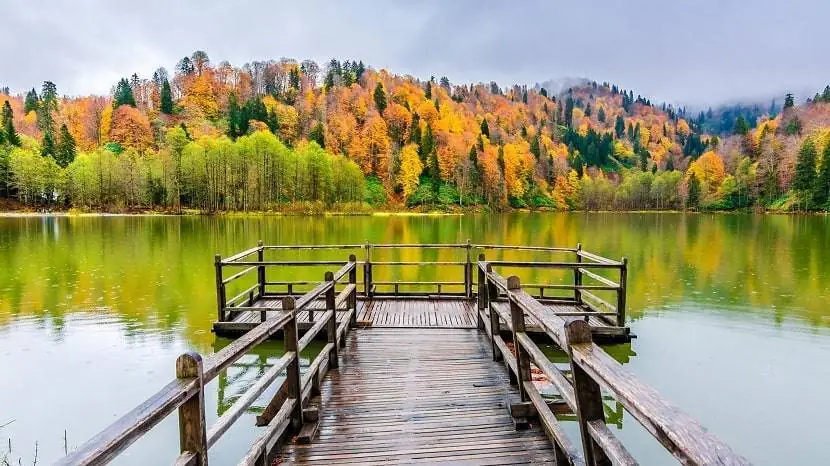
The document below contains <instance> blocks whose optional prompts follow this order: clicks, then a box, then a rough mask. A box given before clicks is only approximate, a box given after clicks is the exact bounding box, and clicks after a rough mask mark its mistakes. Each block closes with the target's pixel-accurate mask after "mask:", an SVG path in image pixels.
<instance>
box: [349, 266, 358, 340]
mask: <svg viewBox="0 0 830 466" xmlns="http://www.w3.org/2000/svg"><path fill="white" fill-rule="evenodd" d="M349 262H351V263H352V264H353V265H352V269H351V270H349V284H351V285H354V286H355V288H354V291H352V294H350V295H349V309H351V310H353V311H354V312H352V318H351V319H350V320H349V327H351V328H357V256H355V255H354V254H349Z"/></svg>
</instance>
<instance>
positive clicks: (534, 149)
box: [530, 132, 542, 160]
mask: <svg viewBox="0 0 830 466" xmlns="http://www.w3.org/2000/svg"><path fill="white" fill-rule="evenodd" d="M530 153H531V154H533V156H534V157H536V160H539V157H541V156H542V149H541V144H540V141H539V133H538V132H537V133H536V135H535V136H533V139H531V140H530Z"/></svg>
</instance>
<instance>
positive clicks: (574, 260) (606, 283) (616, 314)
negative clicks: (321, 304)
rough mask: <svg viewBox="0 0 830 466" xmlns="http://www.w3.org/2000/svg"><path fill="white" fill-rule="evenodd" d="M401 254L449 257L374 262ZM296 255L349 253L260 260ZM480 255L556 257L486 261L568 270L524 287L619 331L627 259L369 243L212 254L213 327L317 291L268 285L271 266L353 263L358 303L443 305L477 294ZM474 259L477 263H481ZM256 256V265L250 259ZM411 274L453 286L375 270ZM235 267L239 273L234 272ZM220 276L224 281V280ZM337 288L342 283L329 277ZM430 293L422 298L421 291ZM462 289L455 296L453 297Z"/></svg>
mask: <svg viewBox="0 0 830 466" xmlns="http://www.w3.org/2000/svg"><path fill="white" fill-rule="evenodd" d="M407 249H419V250H433V251H439V252H440V251H450V252H455V253H456V254H455V256H456V257H454V258H450V259H453V260H443V259H442V260H417V261H415V260H386V259H381V260H379V259H378V256H379V255H382V254H385V253H386V254H388V252H391V251H395V252H400V251H403V250H407ZM302 250H309V251H310V250H317V251H320V250H340V251H349V252H351V253H352V255H351V256H350V257H349V262H343V261H337V260H271V259H268V260H266V259H265V254H266V253H267V252H268V251H302ZM487 251H499V252H501V253H504V252H533V253H550V255H551V258H555V257H562V258H563V259H561V260H544V261H517V260H501V261H490V264H491V265H493V266H494V267H515V268H536V269H548V270H550V269H560V270H566V271H572V273H573V280H572V281H571V282H568V283H564V282H562V283H536V284H528V285H526V288H528V289H529V290H532V291H536V290H538V294H537V295H534V297H535V298H538V299H540V300H542V301H544V302H546V303H552V304H555V303H561V304H577V305H582V306H585V307H587V308H588V310H589V311H587V312H592V315H596V316H598V317H599V318H601V319H602V320H604V321H605V322H607V323H608V324H610V325H614V326H617V327H624V326H625V318H626V281H627V270H628V261H627V259H626V258H622V260H619V261H616V260H612V259H608V258H605V257H602V256H599V255H597V254H594V253H591V252H588V251H585V250H583V249H582V246H581V245H580V244H577V246H576V247H574V248H563V247H547V246H521V245H494V244H473V243H471V242H470V240H467V242H466V243H446V244H372V243H369V242H368V241H367V242H365V243H363V244H331V245H276V246H275V245H264V244H263V242H262V241H260V242H259V244H258V245H257V246H256V247H253V248H250V249H247V250H245V251H242V252H240V253H238V254H234V255H232V256H230V257H228V258H225V259H222V257H221V256H219V255H217V256H216V258H215V265H216V297H217V308H218V309H217V311H218V321H219V322H226V321H228V320H231V316H233V315H234V314H233V313H234V312H240V311H244V310H257V309H252V308H253V307H254V303H255V302H256V301H257V300H259V299H261V298H274V297H281V296H293V295H295V294H296V292H297V291H298V290H299V289H301V288H303V287H307V286H309V285H313V284H316V283H317V282H314V281H307V280H282V281H272V280H269V279H268V278H269V276H270V275H271V274H269V273H268V271H269V270H271V269H274V268H278V267H291V268H294V267H296V268H303V267H305V268H309V267H321V266H331V265H343V264H345V263H354V264H355V265H356V266H359V267H362V271H363V273H362V274H361V276H362V280H360V281H358V280H357V275H358V274H357V272H356V269H355V271H354V272H353V273H351V274H350V275H349V282H348V283H349V285H354V286H355V287H357V288H358V291H359V293H360V295H361V296H363V297H364V298H383V297H413V298H414V297H434V296H439V297H443V298H452V297H458V298H467V299H470V298H473V297H474V296H476V295H480V294H481V293H480V290H479V289H478V285H477V282H476V280H475V279H474V270H475V268H476V262H475V260H474V259H473V258H474V257H475V253H476V252H479V253H481V254H485V253H487ZM359 252H362V254H363V257H362V260H357V258H356V257H355V256H356V253H359ZM481 254H479V260H481V258H482V257H483V256H482V255H481ZM254 255H256V258H252V257H251V256H254ZM416 267H441V268H450V270H454V269H457V270H458V278H457V279H455V280H432V281H429V280H383V279H381V280H378V279H377V278H376V277H377V276H378V271H385V270H388V269H402V268H403V269H405V268H416ZM239 268H242V270H239ZM226 269H230V272H231V274H230V275H228V276H225V275H226V273H225V271H226ZM254 272H256V277H257V278H256V282H255V283H254V284H252V285H251V286H249V287H247V288H244V289H243V290H242V291H241V292H238V293H237V294H235V295H234V296H233V297H231V298H230V299H228V298H227V289H228V288H227V287H228V285H229V284H231V283H232V282H234V281H236V280H239V279H241V278H243V277H245V276H247V275H253V273H254ZM601 272H610V273H611V274H612V275H616V276H618V277H619V279H618V281H614V280H612V279H611V278H608V277H606V276H603V275H600V273H601ZM335 278H336V281H338V285H340V281H341V280H340V279H341V278H342V276H341V277H335ZM425 288H426V289H428V290H429V291H424V289H425ZM453 290H461V291H453ZM551 290H561V291H566V292H568V293H571V295H568V296H562V295H559V296H555V295H551V294H546V291H547V292H548V293H550V291H551ZM603 292H611V293H612V297H613V299H612V301H614V303H613V304H612V303H610V302H608V301H607V300H606V299H603V297H601V296H598V294H599V293H603Z"/></svg>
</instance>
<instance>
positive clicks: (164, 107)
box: [161, 79, 173, 115]
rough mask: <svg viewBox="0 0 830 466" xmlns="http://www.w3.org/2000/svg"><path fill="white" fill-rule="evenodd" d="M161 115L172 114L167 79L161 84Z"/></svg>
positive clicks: (170, 94)
mask: <svg viewBox="0 0 830 466" xmlns="http://www.w3.org/2000/svg"><path fill="white" fill-rule="evenodd" d="M161 113H166V114H168V115H170V114H172V113H173V92H172V90H171V89H170V81H169V80H167V79H165V80H164V82H162V83H161Z"/></svg>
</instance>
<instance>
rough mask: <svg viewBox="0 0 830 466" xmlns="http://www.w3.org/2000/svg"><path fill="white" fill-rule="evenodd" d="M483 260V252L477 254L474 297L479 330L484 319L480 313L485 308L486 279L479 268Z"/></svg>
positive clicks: (482, 326) (482, 325)
mask: <svg viewBox="0 0 830 466" xmlns="http://www.w3.org/2000/svg"><path fill="white" fill-rule="evenodd" d="M484 260H485V259H484V254H483V253H482V254H479V255H478V262H479V263H478V265H476V268H477V269H478V290H477V295H476V298H478V299H477V302H478V312H476V323H477V325H478V329H479V330H481V329H483V328H484V320H483V319H482V318H481V313H482V312H483V311H485V310H486V309H487V284H486V280H487V279H486V276H485V275H484V270H483V269H482V268H481V263H482V262H484Z"/></svg>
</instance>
